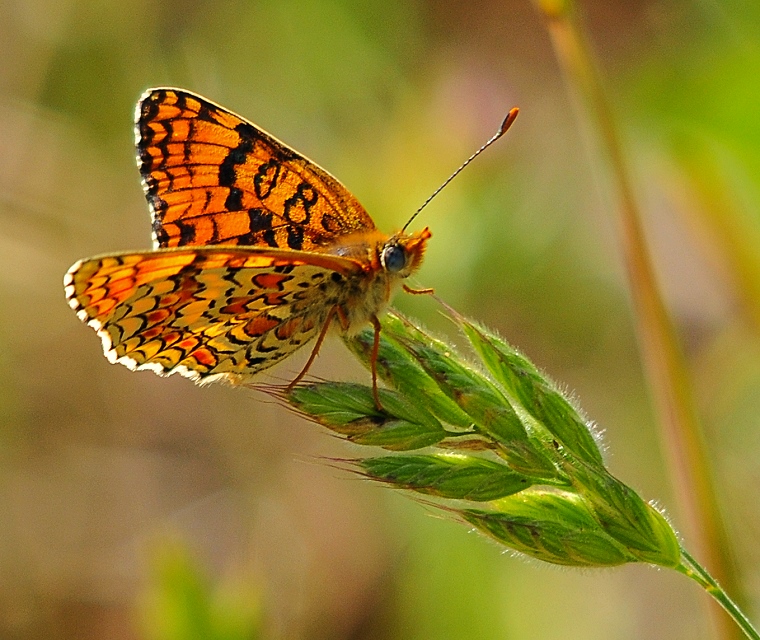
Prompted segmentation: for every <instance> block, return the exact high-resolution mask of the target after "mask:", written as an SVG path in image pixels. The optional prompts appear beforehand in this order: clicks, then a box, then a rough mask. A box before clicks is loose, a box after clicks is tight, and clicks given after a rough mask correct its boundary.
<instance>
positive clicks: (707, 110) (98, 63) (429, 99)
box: [0, 0, 760, 640]
mask: <svg viewBox="0 0 760 640" xmlns="http://www.w3.org/2000/svg"><path fill="white" fill-rule="evenodd" d="M581 9H582V11H583V20H584V23H585V25H586V28H587V30H588V32H589V34H590V36H591V38H592V41H593V43H594V46H595V49H596V52H597V56H598V62H599V65H600V68H601V70H602V73H603V76H604V79H605V82H606V86H607V89H608V91H609V97H610V99H611V101H612V103H613V106H614V110H615V113H616V116H617V118H618V120H619V123H620V125H621V129H622V132H623V135H624V141H625V149H626V154H627V156H628V160H629V163H630V165H631V167H632V170H633V174H634V180H635V185H636V193H637V198H638V200H639V202H640V203H641V205H642V208H643V210H644V211H645V216H646V217H645V224H646V229H647V234H648V238H649V240H650V242H651V247H652V251H653V255H654V259H655V262H656V267H657V272H658V276H659V278H660V282H661V285H662V287H663V290H664V292H665V296H666V299H667V303H668V306H669V308H670V310H671V312H672V314H673V316H674V318H675V321H676V323H677V326H678V329H679V334H680V337H681V339H682V341H683V345H684V348H685V350H686V353H687V356H688V360H689V365H690V368H691V373H692V376H693V383H694V390H695V396H696V398H697V401H698V408H699V411H700V414H701V417H702V420H703V423H704V426H705V431H706V438H707V441H708V442H709V451H710V455H711V456H712V460H713V463H714V465H715V469H714V472H715V477H716V480H717V491H718V494H719V497H720V501H721V504H722V506H723V510H724V512H725V515H726V519H727V528H728V531H729V534H730V536H731V539H732V542H733V544H734V549H735V553H736V556H737V558H738V559H739V562H738V565H739V574H740V577H741V578H742V581H743V585H744V588H745V591H746V594H745V596H746V604H747V609H748V611H749V613H750V614H751V615H752V614H754V617H755V619H756V620H757V618H758V615H760V572H759V571H758V567H759V566H760V545H758V539H760V502H759V501H758V486H760V455H758V452H760V344H759V343H758V330H759V329H760V213H759V212H760V151H758V150H759V149H760V118H759V117H758V113H760V81H758V78H759V77H760V75H759V74H758V70H760V35H759V34H760V4H758V3H755V2H751V1H749V2H748V1H744V2H742V1H740V0H637V1H635V2H631V1H629V0H584V1H583V2H582V3H581ZM0 43H2V47H1V48H2V60H3V61H2V64H0V220H1V224H0V372H2V373H0V376H2V378H1V384H0V637H2V638H7V639H9V640H22V639H23V640H26V639H33V638H34V639H36V638H46V639H59V638H60V639H68V638H72V639H73V638H77V639H85V640H89V639H96V638H97V639H100V638H113V639H118V640H121V639H125V640H126V639H129V640H138V639H155V640H166V639H170V638H171V639H173V640H182V639H184V638H219V639H228V640H233V639H243V638H255V637H262V638H278V639H279V638H295V639H299V638H310V639H318V640H321V639H325V640H327V639H331V640H332V639H349V638H350V639H353V640H364V639H372V640H381V639H395V638H404V639H417V638H419V639H423V638H424V639H427V640H430V639H437V638H470V639H476V640H480V639H482V640H486V639H491V638H500V639H504V638H509V639H514V640H519V639H527V638H531V639H535V638H542V639H543V638H563V639H573V638H578V639H580V638H583V639H585V640H589V639H591V640H593V639H610V638H620V639H628V638H631V639H632V638H673V639H680V638H706V637H707V628H706V622H705V618H704V617H703V611H702V607H701V604H700V601H701V599H702V598H704V597H705V596H704V595H703V594H701V593H699V591H698V589H697V588H696V587H695V586H694V585H693V584H691V583H688V582H687V581H686V580H685V579H684V578H683V577H681V576H679V575H677V574H676V573H675V572H663V571H655V570H652V569H651V568H647V567H643V566H629V567H623V568H621V569H617V570H614V571H613V570H604V571H601V570H600V571H583V572H579V571H567V570H558V569H556V568H552V567H547V566H544V565H540V564H539V563H537V562H532V561H525V560H524V559H520V558H515V557H511V556H509V555H505V554H503V553H502V552H501V551H500V549H498V548H497V547H496V546H495V545H493V544H491V543H489V542H488V541H486V540H484V539H482V538H481V537H479V536H477V535H475V534H472V533H468V531H467V530H466V529H465V528H463V527H462V526H460V525H458V524H456V523H453V522H449V521H447V520H445V519H441V518H438V517H432V514H431V513H429V512H428V511H426V510H425V509H424V508H423V507H421V506H420V505H418V504H415V503H413V502H411V501H409V500H407V499H406V498H404V497H403V496H400V495H397V494H394V493H392V492H391V491H389V490H385V489H381V488H378V487H376V486H372V485H370V484H368V483H366V482H363V481H361V480H358V479H356V478H355V477H351V476H349V475H348V474H344V473H342V472H340V471H338V470H335V469H334V468H332V467H331V466H330V465H329V464H327V463H326V462H325V461H324V458H326V457H346V456H349V455H352V454H355V453H356V452H355V451H354V450H352V449H351V447H350V446H349V445H347V444H346V443H344V442H340V441H338V440H335V439H334V438H332V437H330V436H328V435H327V434H326V433H325V432H323V431H321V430H320V429H319V428H318V427H316V426H315V425H312V424H310V423H306V422H304V421H302V420H300V419H299V418H297V417H295V416H293V415H292V414H290V413H288V412H287V411H285V410H283V409H282V408H280V407H278V406H275V405H273V404H272V403H270V402H268V401H267V400H266V398H263V397H260V396H256V395H255V394H254V393H253V392H250V391H242V390H235V389H231V388H225V387H222V386H210V387H206V388H198V387H196V386H194V385H193V384H192V383H191V382H190V381H188V380H185V379H180V378H179V377H175V378H169V379H162V378H159V377H157V376H155V375H153V374H152V373H150V372H142V373H131V372H129V371H128V370H127V369H126V368H124V367H121V366H112V365H109V364H108V362H107V361H106V360H105V359H104V358H103V357H102V355H101V349H100V344H99V340H98V339H97V338H96V336H95V335H94V333H93V332H92V331H91V330H90V329H88V328H86V327H85V326H83V325H82V324H81V323H80V322H79V321H78V320H77V319H76V317H75V316H74V314H73V313H72V312H71V310H70V309H69V308H68V307H67V306H66V303H65V301H64V298H63V287H62V277H63V274H64V273H65V271H66V269H67V268H68V267H69V265H70V264H71V263H73V262H74V261H75V260H77V259H79V258H82V257H85V256H88V255H92V254H98V253H103V252H109V251H119V250H127V249H147V248H149V246H150V237H149V220H148V214H147V207H146V204H145V201H144V197H143V195H142V191H141V188H140V184H139V180H138V173H137V170H136V168H135V162H134V157H133V156H134V152H133V133H132V117H133V108H134V103H135V101H136V100H137V98H138V97H139V95H140V93H141V92H142V91H143V90H144V89H146V88H148V87H150V86H157V85H165V84H169V85H176V86H181V87H185V88H188V89H190V90H193V91H196V92H199V93H202V94H204V95H206V96H208V97H209V98H211V99H213V100H215V101H217V102H219V103H221V104H223V105H225V106H227V107H229V108H231V109H233V110H235V111H237V112H239V113H241V114H243V115H245V116H246V117H248V118H250V119H251V120H252V121H254V122H256V123H257V124H259V125H260V126H262V127H263V128H265V129H267V130H269V131H271V132H273V133H274V134H275V135H277V136H278V137H280V138H281V139H283V140H285V141H287V142H288V143H289V144H291V145H292V146H294V147H295V148H297V149H299V150H300V151H302V152H303V153H305V154H306V155H308V156H310V157H312V158H314V159H315V160H316V161H317V162H319V163H320V164H322V165H323V166H325V167H326V168H328V170H330V171H331V172H332V173H334V174H335V175H337V176H339V177H340V179H341V180H342V181H343V182H344V183H345V184H346V185H347V186H348V187H349V188H350V189H351V190H352V191H353V193H355V194H356V195H357V196H358V198H359V199H360V200H361V201H362V203H363V204H364V205H365V207H366V208H367V209H368V210H369V211H370V213H371V215H372V216H373V217H374V219H375V221H376V222H377V224H378V226H379V227H380V228H381V229H384V230H386V231H389V232H390V231H392V230H393V229H395V228H398V227H400V226H401V225H402V224H403V223H404V222H405V221H406V219H407V218H408V217H409V215H410V214H411V213H412V212H413V211H414V210H415V209H416V208H417V206H418V205H419V204H420V203H421V202H422V201H423V200H424V199H425V198H426V197H427V195H429V194H430V193H431V192H432V191H433V190H434V189H435V188H436V187H437V186H438V185H439V184H440V183H441V182H442V181H443V180H444V179H445V178H446V177H447V176H448V174H449V173H450V172H451V171H452V170H453V169H454V168H455V167H456V166H458V164H459V163H460V162H461V161H462V160H463V159H464V158H465V157H467V155H469V154H470V153H471V152H472V151H473V150H474V149H475V148H477V147H478V146H479V145H480V144H481V143H482V142H483V141H484V140H485V139H487V138H488V137H489V136H490V135H491V134H492V133H493V131H494V130H495V128H496V127H497V126H498V124H499V122H500V121H501V118H502V117H503V115H504V113H505V112H506V110H507V109H508V108H509V107H511V106H513V105H519V106H520V108H521V115H520V118H519V119H518V120H517V123H516V124H515V126H514V127H513V129H512V130H511V131H510V133H509V134H508V135H507V137H506V138H505V139H504V140H502V141H501V142H500V143H499V144H498V145H496V146H495V147H494V148H493V149H491V150H489V151H488V152H487V153H486V154H485V155H484V156H483V157H481V158H479V159H478V160H477V162H476V163H474V164H473V166H472V167H470V168H469V169H468V170H467V171H466V172H465V173H464V174H463V175H461V176H460V177H458V178H457V179H456V180H455V181H454V183H453V184H451V185H450V186H449V187H448V188H447V189H446V191H445V192H444V193H442V194H441V195H440V197H438V198H437V199H436V201H435V202H434V203H433V204H431V205H430V207H429V208H428V209H427V210H426V211H425V213H424V214H423V216H422V217H421V219H420V220H419V224H420V225H429V226H430V227H431V229H432V231H433V238H432V241H431V243H430V248H429V252H428V254H427V259H426V262H425V264H424V267H423V269H422V270H421V272H420V273H419V277H418V281H419V284H420V285H421V286H432V287H435V288H436V290H437V292H438V293H439V294H440V295H441V296H442V297H443V298H444V299H445V300H447V301H448V302H449V303H450V304H452V305H453V306H455V307H456V308H458V309H459V310H460V311H463V312H465V313H467V314H469V315H471V316H472V317H474V318H476V319H478V320H479V321H481V322H484V323H486V324H488V325H490V326H491V327H494V328H496V329H498V330H499V331H500V332H501V333H502V334H503V335H504V336H505V337H507V338H508V339H509V340H510V341H511V342H512V343H513V344H515V345H517V346H518V347H520V348H521V349H522V350H523V351H524V352H526V353H527V354H528V355H529V356H530V357H531V358H532V359H533V360H535V361H536V362H537V363H538V364H539V365H540V366H541V367H542V368H544V369H545V370H547V371H548V372H549V373H550V374H551V375H552V376H553V377H554V378H555V379H557V380H558V381H560V382H561V383H562V384H563V385H565V386H566V387H567V388H568V389H570V390H572V391H573V392H574V394H575V395H576V396H577V398H578V399H579V400H580V402H581V404H582V405H583V407H584V408H585V409H586V411H587V413H588V414H589V415H590V416H591V417H593V419H594V420H595V421H596V422H597V423H598V425H599V428H600V429H601V430H603V433H604V440H605V443H606V445H607V447H608V460H609V464H610V466H611V468H612V470H613V472H614V473H615V474H616V475H617V476H619V477H620V478H622V479H623V480H624V481H626V482H628V483H629V484H631V485H632V486H633V487H635V488H637V489H638V490H639V491H640V492H641V493H642V495H644V496H645V497H646V498H648V499H656V500H657V502H658V503H659V504H660V505H662V506H663V507H664V508H665V509H666V510H667V512H668V514H669V515H670V517H671V518H672V520H673V522H674V524H675V525H676V527H678V525H679V511H678V505H677V504H676V503H675V501H674V498H673V492H672V489H671V484H670V479H669V476H668V471H667V469H666V463H665V457H664V455H663V451H662V447H661V442H660V438H659V435H658V433H659V432H658V427H657V421H656V418H655V415H654V413H653V410H652V406H651V402H650V399H649V396H648V392H647V383H646V380H645V379H644V377H643V373H642V367H641V363H640V359H639V355H638V352H637V345H636V339H635V334H634V326H635V323H634V320H633V317H632V310H631V304H630V299H629V293H628V290H627V283H626V278H625V273H624V268H623V265H622V260H621V257H620V250H619V243H618V236H617V234H616V221H615V217H614V215H613V211H612V208H613V206H614V202H615V200H614V194H612V193H611V192H610V188H609V186H608V175H607V172H606V169H605V167H604V165H603V163H602V162H600V160H599V158H600V157H601V156H600V154H599V146H598V144H597V141H596V137H595V135H594V132H593V130H592V129H591V128H590V127H589V125H588V122H587V121H586V120H584V119H583V117H582V115H581V117H580V118H579V117H578V116H579V112H578V111H577V110H576V109H574V103H573V100H572V99H571V98H570V97H568V93H567V91H566V87H565V86H564V84H563V80H562V77H561V75H560V73H559V70H558V65H557V62H556V60H555V57H554V53H553V50H552V47H551V43H550V40H549V38H548V35H547V32H546V30H545V26H544V24H543V22H542V19H541V18H540V16H539V15H538V14H537V13H536V11H535V9H534V7H533V6H532V5H531V3H530V2H529V0H501V1H492V0H483V1H480V2H473V1H471V0H470V1H462V0H438V1H434V0H427V1H425V0H361V1H353V2H351V1H349V0H306V1H299V2H296V1H295V0H249V1H243V0H222V1H220V2H213V1H211V0H194V1H180V0H152V1H150V2H148V1H146V0H110V1H98V0H79V1H76V0H6V1H5V2H1V3H0ZM396 304H397V306H398V307H399V308H400V309H402V310H403V311H405V312H406V313H409V314H412V315H414V316H415V317H417V318H420V319H421V320H423V321H424V322H425V323H427V324H428V325H429V326H430V327H432V328H433V329H434V330H435V331H439V332H441V333H443V334H444V335H451V334H452V332H453V330H452V328H451V326H449V325H448V323H447V322H446V321H444V320H442V319H441V317H440V314H439V312H438V310H437V309H436V306H435V304H434V303H433V301H432V300H430V299H427V298H425V297H422V299H420V298H419V297H414V298H413V297H411V296H404V295H399V296H398V298H397V301H396ZM302 363H303V357H298V358H294V359H293V360H291V361H288V362H287V363H285V364H283V365H282V366H281V367H280V368H279V369H278V370H276V371H275V373H274V374H273V375H276V376H279V377H288V376H292V375H293V374H294V373H295V372H297V371H299V370H300V365H301V364H302ZM313 372H314V373H315V374H319V375H324V376H330V377H338V378H343V379H361V380H366V379H367V377H368V376H367V373H366V372H364V371H362V370H361V369H360V368H359V366H358V365H357V364H356V363H355V362H354V361H353V360H352V358H351V356H350V354H349V353H348V351H347V350H346V349H345V347H344V346H343V345H342V344H341V343H340V341H339V340H337V339H332V340H330V341H328V344H327V345H326V346H325V347H324V348H323V350H322V352H321V353H320V357H319V362H318V365H317V366H316V367H315V369H314V370H313ZM687 546H688V540H687Z"/></svg>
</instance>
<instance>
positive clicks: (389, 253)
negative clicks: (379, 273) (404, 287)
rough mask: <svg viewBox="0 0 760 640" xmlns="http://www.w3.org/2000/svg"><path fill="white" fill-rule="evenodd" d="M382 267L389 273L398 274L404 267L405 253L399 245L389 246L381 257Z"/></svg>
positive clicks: (384, 249)
mask: <svg viewBox="0 0 760 640" xmlns="http://www.w3.org/2000/svg"><path fill="white" fill-rule="evenodd" d="M381 258H382V261H383V266H384V267H385V270H386V271H389V272H390V273H398V272H399V271H401V270H402V269H403V268H404V267H405V266H406V251H404V248H403V247H402V246H401V245H398V244H389V245H387V246H386V247H385V248H383V253H382V255H381Z"/></svg>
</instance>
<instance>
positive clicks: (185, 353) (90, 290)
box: [64, 247, 353, 382]
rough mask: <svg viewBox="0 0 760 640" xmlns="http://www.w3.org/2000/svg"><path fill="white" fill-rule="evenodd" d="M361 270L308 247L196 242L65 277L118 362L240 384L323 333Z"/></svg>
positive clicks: (72, 298) (77, 268)
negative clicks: (349, 279)
mask: <svg viewBox="0 0 760 640" xmlns="http://www.w3.org/2000/svg"><path fill="white" fill-rule="evenodd" d="M331 267H332V268H331ZM352 268H353V265H352V264H351V263H350V262H349V261H342V260H341V259H339V258H336V259H333V258H328V257H325V258H324V259H323V260H322V261H321V262H320V260H319V259H317V260H316V263H315V260H314V259H313V258H312V257H311V256H308V255H306V254H302V253H300V252H291V251H279V252H278V251H262V250H258V251H257V250H255V249H254V250H252V249H250V248H249V249H245V250H242V249H241V250H238V249H235V248H234V247H229V248H226V247H210V248H186V249H169V250H163V251H154V252H145V253H127V254H116V255H110V256H102V257H99V258H91V259H89V260H86V261H80V262H78V263H77V264H75V265H74V266H73V267H72V268H71V269H70V270H69V273H68V274H67V276H66V279H65V281H64V282H65V284H66V297H67V298H68V300H69V304H70V306H71V307H72V308H73V309H74V310H75V311H76V312H77V315H78V316H79V317H80V319H82V320H83V321H85V322H87V323H88V324H90V326H92V327H93V328H94V329H95V330H96V331H97V332H98V334H99V335H100V337H101V339H102V341H103V350H104V352H105V354H106V356H107V357H108V359H109V360H110V361H111V362H121V363H122V364H125V365H127V366H128V367H130V368H132V369H141V368H142V369H152V370H154V371H155V372H157V373H161V374H167V375H168V374H172V373H181V374H183V375H185V376H188V377H191V378H193V379H195V380H204V379H206V380H213V379H216V378H225V379H227V380H228V381H229V382H240V381H243V380H245V379H246V378H248V377H249V376H250V375H252V374H254V373H256V372H258V371H261V370H263V369H266V368H268V367H270V366H272V365H273V364H275V363H277V362H279V361H280V360H282V359H283V358H284V357H286V356H287V355H289V354H290V353H292V352H293V351H295V350H296V349H298V348H299V347H300V346H302V345H303V344H305V343H306V342H308V341H309V340H311V339H312V338H313V337H314V336H315V335H316V334H317V333H318V332H319V331H320V329H321V328H322V326H323V325H324V323H325V322H326V320H327V315H328V312H329V310H330V309H331V308H332V306H334V305H335V304H338V303H339V302H340V300H339V297H340V295H341V293H340V292H341V289H340V287H339V286H337V284H336V283H337V282H338V281H339V280H340V278H342V277H343V276H342V275H341V271H342V272H344V273H350V271H351V269H352Z"/></svg>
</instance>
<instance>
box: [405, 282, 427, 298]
mask: <svg viewBox="0 0 760 640" xmlns="http://www.w3.org/2000/svg"><path fill="white" fill-rule="evenodd" d="M401 286H402V287H403V289H404V291H406V292H407V293H411V294H413V295H415V296H421V295H432V294H434V293H435V289H413V288H412V287H410V286H408V285H406V284H402V285H401Z"/></svg>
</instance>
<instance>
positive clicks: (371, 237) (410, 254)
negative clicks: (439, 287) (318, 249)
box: [327, 228, 431, 334]
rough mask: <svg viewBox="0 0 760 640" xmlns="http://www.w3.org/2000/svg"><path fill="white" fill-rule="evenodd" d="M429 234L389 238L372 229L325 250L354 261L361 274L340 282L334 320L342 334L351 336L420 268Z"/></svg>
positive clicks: (381, 308) (382, 307)
mask: <svg viewBox="0 0 760 640" xmlns="http://www.w3.org/2000/svg"><path fill="white" fill-rule="evenodd" d="M430 235H431V234H430V231H429V230H428V229H427V228H425V229H423V230H422V231H419V232H417V233H414V234H408V235H407V234H402V233H398V234H395V235H393V236H390V237H389V236H387V235H385V234H383V233H381V232H380V231H377V230H372V231H368V232H360V233H354V234H350V235H347V236H345V237H343V238H341V239H340V240H339V241H338V242H336V243H335V244H333V246H331V247H330V248H329V249H328V251H327V252H328V253H331V254H334V255H338V256H341V257H343V258H348V259H350V260H353V261H355V262H357V263H358V264H359V265H361V268H362V270H363V271H364V273H365V277H363V278H348V279H346V280H344V281H341V282H340V287H341V295H340V299H341V303H340V305H339V306H340V310H341V313H340V314H339V316H338V318H337V321H338V322H339V325H340V328H341V329H342V330H343V331H345V332H346V333H349V334H351V333H354V332H356V331H358V330H359V329H361V328H362V327H364V326H365V325H366V323H367V322H368V321H369V320H370V319H371V318H372V317H373V316H376V315H378V314H379V313H380V312H381V311H383V309H384V308H385V306H386V305H387V304H388V302H389V301H390V298H391V296H392V294H393V292H394V290H395V289H396V288H397V287H398V285H399V284H400V283H401V281H402V280H403V279H405V278H408V277H409V276H410V275H412V274H413V273H414V272H415V271H416V270H417V269H418V268H419V267H420V265H421V263H422V257H423V255H424V252H425V248H426V245H427V241H428V239H429V238H430Z"/></svg>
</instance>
